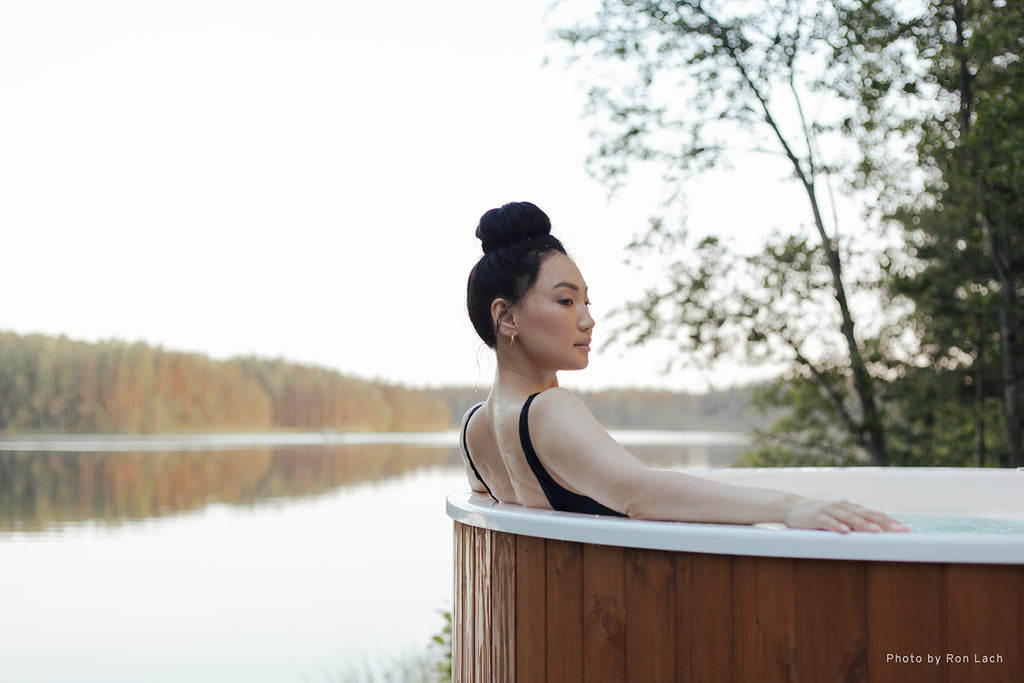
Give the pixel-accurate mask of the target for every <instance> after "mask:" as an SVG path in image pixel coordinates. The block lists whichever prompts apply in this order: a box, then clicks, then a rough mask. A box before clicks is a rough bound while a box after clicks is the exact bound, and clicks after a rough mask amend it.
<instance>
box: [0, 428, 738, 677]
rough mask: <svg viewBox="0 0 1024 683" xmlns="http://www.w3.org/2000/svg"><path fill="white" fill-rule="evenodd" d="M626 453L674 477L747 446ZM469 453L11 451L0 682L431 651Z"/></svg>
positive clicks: (367, 445)
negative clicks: (453, 496) (452, 500)
mask: <svg viewBox="0 0 1024 683" xmlns="http://www.w3.org/2000/svg"><path fill="white" fill-rule="evenodd" d="M617 436H618V437H619V438H620V440H622V441H623V442H627V443H629V444H630V445H631V449H632V450H634V452H636V453H637V454H638V455H639V456H640V457H641V458H643V459H644V460H646V461H647V462H649V463H650V464H652V465H657V466H669V467H719V466H727V465H728V464H729V463H730V462H731V461H732V459H733V458H734V457H735V454H736V452H737V450H738V449H739V448H740V447H741V446H742V444H743V441H744V440H743V438H742V437H740V436H737V435H721V434H718V435H716V434H692V433H691V434H689V435H678V434H676V435H672V434H665V433H644V434H628V433H618V434H617ZM396 440H397V441H399V443H393V442H394V441H396ZM453 443H455V435H453V434H451V435H430V436H426V437H410V436H408V435H401V436H400V437H398V438H397V439H395V438H389V437H385V436H381V435H375V436H372V437H368V436H361V437H358V438H356V437H347V436H345V435H335V434H328V435H294V434H291V435H255V436H253V435H242V436H239V435H232V436H225V437H214V438H209V437H204V438H203V439H196V438H195V437H148V438H142V439H126V438H121V439H114V440H108V439H95V438H86V439H82V438H74V437H71V438H68V437H47V438H43V437H37V438H33V439H0V606H2V610H0V681H18V682H25V683H28V682H32V681H46V682H48V683H58V682H65V681H66V682H76V683H78V682H87V681H97V682H99V681H102V682H104V683H115V682H120V681H132V682H138V681H185V680H187V681H217V682H218V683H220V682H222V681H247V682H250V683H258V682H261V681H267V682H270V681H273V682H288V681H302V682H306V681H333V680H339V678H341V677H342V676H343V674H344V673H345V672H348V671H351V670H352V668H353V665H354V664H355V665H357V668H359V667H360V666H361V664H362V662H365V661H380V660H390V659H393V658H397V657H401V656H403V655H406V654H417V653H422V652H424V651H426V650H427V649H428V643H429V641H430V638H431V636H432V635H434V634H435V633H437V632H438V631H439V630H440V628H441V627H442V625H443V621H442V619H441V616H440V612H441V611H442V610H446V609H450V608H451V604H452V599H451V591H452V565H451V562H452V561H451V552H452V531H451V521H450V520H449V519H448V517H447V516H446V515H445V513H444V498H445V495H446V494H447V493H448V492H449V491H451V490H455V489H464V488H465V487H466V484H465V478H464V475H463V473H462V469H461V466H460V465H459V464H458V454H457V451H456V450H455V449H454V448H452V447H451V444H453ZM643 444H647V445H643Z"/></svg>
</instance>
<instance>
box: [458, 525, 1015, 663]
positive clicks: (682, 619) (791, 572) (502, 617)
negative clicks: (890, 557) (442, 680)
mask: <svg viewBox="0 0 1024 683" xmlns="http://www.w3.org/2000/svg"><path fill="white" fill-rule="evenodd" d="M454 539H455V552H454V556H455V573H454V576H455V596H454V600H453V606H454V615H453V618H454V621H453V627H452V633H453V641H454V642H453V655H452V665H453V674H454V676H453V678H454V680H455V681H456V682H457V683H484V682H487V683H491V682H494V683H571V682H577V681H579V682H581V683H611V682H617V681H626V682H638V683H641V682H642V683H650V682H652V681H658V682H660V681H679V682H684V681H685V682H687V683H690V682H700V681H708V682H713V683H720V682H728V681H734V682H735V683H746V682H747V681H755V680H756V681H764V682H774V681H808V682H810V683H827V682H830V681H835V682H842V683H854V682H858V681H871V682H872V683H874V682H876V681H879V682H882V683H886V682H888V681H894V682H895V681H899V682H901V683H915V682H917V681H921V682H922V683H947V682H959V681H985V682H986V683H988V682H990V681H992V682H998V681H1008V682H1009V681H1012V682H1014V683H1019V682H1020V681H1024V566H1021V565H997V566H992V565H967V564H928V563H894V562H854V561H841V560H797V559H784V558H763V557H742V556H728V555H703V554H699V553H675V552H666V551H659V550H640V549H632V548H617V547H608V546H599V545H589V544H581V543H574V542H567V541H553V540H544V539H540V538H533V537H528V536H516V535H512V534H506V533H501V532H494V531H488V530H485V529H479V528H476V527H471V526H468V525H463V524H460V523H456V524H455V532H454ZM889 655H900V656H908V655H910V656H915V655H920V656H921V657H922V659H923V660H924V661H922V662H920V663H917V662H901V661H893V660H891V659H888V657H889ZM928 655H932V656H933V657H938V658H939V659H940V660H941V661H940V662H939V664H938V665H936V664H935V663H934V662H932V663H929V662H928V661H927V656H928ZM947 655H952V656H953V657H957V656H959V657H963V658H964V659H963V660H962V661H959V662H956V661H947ZM996 655H999V656H1001V657H1002V659H1003V661H1002V662H1001V663H981V662H979V661H975V659H976V658H981V657H983V656H990V657H994V656H996Z"/></svg>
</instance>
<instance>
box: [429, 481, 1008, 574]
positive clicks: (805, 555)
mask: <svg viewBox="0 0 1024 683" xmlns="http://www.w3.org/2000/svg"><path fill="white" fill-rule="evenodd" d="M692 473H693V474H698V475H701V476H709V477H711V478H721V479H726V480H730V481H733V482H735V483H738V484H741V485H764V486H776V487H779V488H784V489H786V490H795V491H796V492H798V493H805V492H808V489H810V490H811V491H810V492H811V493H817V494H820V493H821V492H822V491H824V490H834V491H835V492H836V493H838V496H836V497H844V498H849V499H852V500H856V502H860V503H863V504H865V505H871V506H872V507H877V508H878V509H882V510H884V511H885V512H888V513H890V514H894V515H896V516H899V513H900V511H904V512H907V511H908V510H913V511H914V512H918V513H924V514H929V513H932V514H957V515H961V514H963V515H972V514H973V515H978V516H986V515H992V514H996V515H999V514H1002V515H1003V516H1008V517H1014V518H1019V519H1024V471H1018V470H1010V469H995V468H860V467H857V468H731V469H722V470H704V471H694V472H692ZM787 481H788V482H790V484H791V485H785V482H787ZM780 482H783V485H780ZM865 483H868V484H874V486H873V487H872V489H871V490H870V491H867V490H864V491H863V492H862V493H863V494H864V495H848V494H849V492H850V490H853V491H854V493H856V491H857V487H858V486H860V487H861V488H862V489H863V487H864V486H865ZM911 483H916V484H918V486H914V487H911V486H909V485H910V484H911ZM829 486H831V487H832V488H831V489H829ZM937 487H938V488H937ZM892 491H898V492H899V493H900V496H901V498H900V499H899V500H891V496H892ZM951 493H959V494H960V500H961V501H967V502H969V503H972V505H960V506H957V505H954V504H952V503H951V499H950V498H949V497H948V496H949V494H951ZM886 496H889V497H890V501H891V503H892V504H891V505H878V504H877V503H878V500H879V499H880V498H881V499H883V501H884V498H885V497H886ZM922 501H923V502H924V503H927V502H929V501H931V503H932V505H931V509H929V507H928V505H925V504H923V502H922ZM939 503H941V506H940V505H939ZM951 506H952V507H953V508H954V509H952V510H950V507H951ZM447 512H448V516H449V517H451V518H452V519H453V520H455V521H456V522H460V523H462V524H468V525H470V526H474V527H479V528H483V529H490V530H493V531H501V532H506V533H512V534H520V535H526V536H534V537H538V538H546V539H554V540H561V541H575V542H582V543H592V544H597V545H609V546H618V547H624V548H643V549H652V550H667V551H677V552H696V553H711V554H725V555H741V556H757V557H786V558H802V559H827V560H866V561H879V562H885V561H888V562H937V563H958V564H1024V535H1020V534H964V533H939V532H912V533H908V534H884V533H882V534H869V533H851V534H845V535H844V534H836V533H832V532H826V531H807V530H799V529H764V528H759V527H752V526H745V525H729V524H696V523H689V522H653V521H642V520H630V519H622V518H615V517H605V516H600V515H583V514H577V513H570V512H557V511H554V510H539V509H532V508H524V507H522V506H519V505H509V504H505V503H498V502H495V501H494V500H493V499H491V498H490V497H488V496H485V495H479V494H474V493H472V492H470V491H468V490H467V491H456V492H452V493H451V494H450V495H449V496H448V499H447Z"/></svg>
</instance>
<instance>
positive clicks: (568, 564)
mask: <svg viewBox="0 0 1024 683" xmlns="http://www.w3.org/2000/svg"><path fill="white" fill-rule="evenodd" d="M547 632H548V645H549V647H548V651H547V680H548V681H552V683H553V682H554V681H558V683H582V681H583V544H581V543H571V542H568V541H548V542H547Z"/></svg>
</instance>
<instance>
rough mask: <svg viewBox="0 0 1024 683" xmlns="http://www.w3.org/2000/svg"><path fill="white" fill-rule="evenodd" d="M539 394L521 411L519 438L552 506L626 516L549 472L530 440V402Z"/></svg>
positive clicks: (572, 510)
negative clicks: (572, 488) (570, 486)
mask: <svg viewBox="0 0 1024 683" xmlns="http://www.w3.org/2000/svg"><path fill="white" fill-rule="evenodd" d="M537 396H538V394H533V395H531V396H530V397H529V398H527V399H526V403H524V404H523V409H522V411H520V413H519V440H520V442H521V443H522V446H523V453H524V454H525V455H526V463H527V464H528V465H529V466H530V469H531V470H533V474H534V476H536V477H537V482H538V483H539V484H540V487H541V489H542V490H543V491H544V496H545V497H546V498H547V499H548V503H550V504H551V508H552V509H554V510H561V511H563V512H583V513H587V514H591V515H611V516H615V517H625V515H623V514H622V513H621V512H616V511H615V510H612V509H611V508H610V507H607V506H605V505H602V504H601V503H598V502H597V501H596V500H594V499H593V498H590V497H588V496H584V495H582V494H579V493H576V492H575V491H570V490H569V489H567V488H565V487H564V486H562V485H561V484H559V483H558V482H557V481H555V480H554V478H553V477H552V476H551V475H550V474H548V471H547V470H546V469H544V465H542V464H541V462H540V458H538V457H537V451H535V450H534V449H533V442H532V441H531V440H530V420H529V414H530V404H531V403H533V399H535V398H537Z"/></svg>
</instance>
